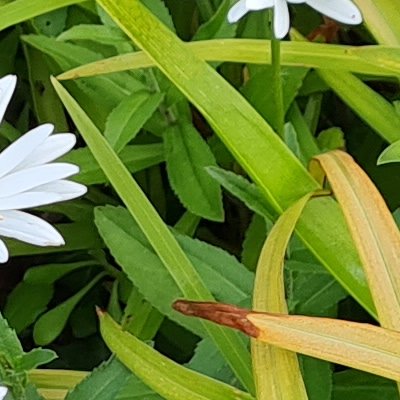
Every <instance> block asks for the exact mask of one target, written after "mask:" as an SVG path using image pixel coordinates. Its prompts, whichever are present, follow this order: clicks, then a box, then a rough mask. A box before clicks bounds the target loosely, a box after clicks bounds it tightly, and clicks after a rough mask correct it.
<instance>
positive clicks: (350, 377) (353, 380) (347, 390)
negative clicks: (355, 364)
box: [332, 369, 399, 400]
mask: <svg viewBox="0 0 400 400" xmlns="http://www.w3.org/2000/svg"><path fill="white" fill-rule="evenodd" d="M333 377H334V378H333V396H332V400H343V399H344V398H345V399H346V400H381V399H385V400H398V399H399V392H398V389H397V387H396V384H395V382H393V381H390V380H389V379H384V378H381V377H380V376H376V375H370V374H367V373H365V372H361V371H355V370H352V369H350V370H346V371H342V372H339V373H336V374H334V375H333Z"/></svg>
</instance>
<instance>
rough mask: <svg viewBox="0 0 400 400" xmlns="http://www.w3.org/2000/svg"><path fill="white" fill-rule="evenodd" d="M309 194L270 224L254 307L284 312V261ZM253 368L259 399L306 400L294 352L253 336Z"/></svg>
mask: <svg viewBox="0 0 400 400" xmlns="http://www.w3.org/2000/svg"><path fill="white" fill-rule="evenodd" d="M310 196H311V194H310V195H307V196H304V197H303V198H302V199H300V200H299V201H298V202H296V203H295V204H294V205H293V206H292V207H290V208H289V209H288V210H286V211H285V212H284V213H283V214H282V215H281V217H280V218H279V219H278V221H277V222H276V224H275V225H274V227H273V228H272V230H271V232H270V234H269V235H268V238H267V240H266V242H265V244H264V247H263V249H262V251H261V255H260V258H259V261H258V265H257V272H256V280H255V286H254V293H253V309H254V310H255V311H261V312H263V311H266V312H276V313H282V314H287V313H288V309H287V305H286V300H285V285H284V281H283V265H284V259H285V253H286V248H287V246H288V243H289V240H290V237H291V236H292V233H293V230H294V227H295V225H296V222H297V220H298V219H299V217H300V214H301V213H302V211H303V209H304V207H305V205H306V204H307V201H308V200H309V198H310ZM251 349H252V358H253V372H254V379H255V382H256V391H257V399H258V400H280V399H287V400H302V399H303V400H306V399H307V398H308V397H307V392H306V388H305V386H304V382H303V378H302V376H301V371H300V366H299V362H298V359H297V355H296V354H295V353H293V352H291V351H287V350H284V349H281V348H278V347H275V346H270V345H268V344H266V343H263V342H261V341H258V340H255V339H253V340H252V341H251Z"/></svg>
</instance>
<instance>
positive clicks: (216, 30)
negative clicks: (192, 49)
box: [192, 0, 237, 40]
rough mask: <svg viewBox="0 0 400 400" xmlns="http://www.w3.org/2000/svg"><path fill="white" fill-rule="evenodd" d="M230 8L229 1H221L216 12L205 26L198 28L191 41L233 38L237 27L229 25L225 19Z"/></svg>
mask: <svg viewBox="0 0 400 400" xmlns="http://www.w3.org/2000/svg"><path fill="white" fill-rule="evenodd" d="M230 7H231V1H230V0H223V1H221V5H220V6H219V7H218V10H217V12H216V13H215V14H214V15H213V16H212V17H211V18H210V19H209V20H208V21H207V22H206V23H205V24H203V25H201V26H200V28H199V29H198V30H197V32H196V34H195V35H194V36H193V39H192V40H205V39H218V38H231V37H234V36H235V33H236V29H237V28H236V27H237V25H236V24H231V23H229V22H228V19H227V18H226V16H227V14H228V11H229V8H230Z"/></svg>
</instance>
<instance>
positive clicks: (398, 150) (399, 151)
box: [378, 140, 400, 165]
mask: <svg viewBox="0 0 400 400" xmlns="http://www.w3.org/2000/svg"><path fill="white" fill-rule="evenodd" d="M399 161H400V140H398V141H397V142H394V143H392V144H391V145H390V146H389V147H387V148H386V149H385V150H384V151H383V152H382V153H381V155H380V156H379V158H378V165H382V164H388V163H392V162H399Z"/></svg>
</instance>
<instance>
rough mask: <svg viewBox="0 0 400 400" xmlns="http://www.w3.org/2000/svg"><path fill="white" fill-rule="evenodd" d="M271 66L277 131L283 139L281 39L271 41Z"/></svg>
mask: <svg viewBox="0 0 400 400" xmlns="http://www.w3.org/2000/svg"><path fill="white" fill-rule="evenodd" d="M271 65H272V79H273V80H272V84H273V91H274V103H275V110H276V119H275V123H276V126H275V128H276V130H277V132H278V135H279V136H280V137H281V138H283V133H284V125H285V112H284V108H283V95H282V75H281V42H280V40H279V39H275V38H272V40H271Z"/></svg>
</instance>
